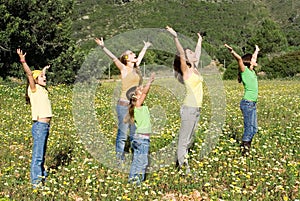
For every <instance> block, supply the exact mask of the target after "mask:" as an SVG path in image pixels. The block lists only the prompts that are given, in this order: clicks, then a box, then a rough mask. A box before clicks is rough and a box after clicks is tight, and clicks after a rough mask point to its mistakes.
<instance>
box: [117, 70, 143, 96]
mask: <svg viewBox="0 0 300 201" xmlns="http://www.w3.org/2000/svg"><path fill="white" fill-rule="evenodd" d="M121 82H122V91H121V97H120V98H121V99H123V100H128V99H127V97H126V92H127V91H128V90H129V89H130V88H132V87H134V86H138V85H139V82H140V76H139V75H138V74H137V73H136V72H135V71H134V70H133V71H132V72H130V73H128V74H127V76H126V77H124V78H122V81H121Z"/></svg>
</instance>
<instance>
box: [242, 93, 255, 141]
mask: <svg viewBox="0 0 300 201" xmlns="http://www.w3.org/2000/svg"><path fill="white" fill-rule="evenodd" d="M240 108H241V110H242V113H243V116H244V134H243V139H242V140H243V141H244V142H251V141H252V138H253V137H254V134H255V133H256V132H257V130H258V129H257V114H256V102H253V101H248V100H244V99H243V100H241V102H240Z"/></svg>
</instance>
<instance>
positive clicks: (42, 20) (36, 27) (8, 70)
mask: <svg viewBox="0 0 300 201" xmlns="http://www.w3.org/2000/svg"><path fill="white" fill-rule="evenodd" d="M72 12H73V0H56V1H46V0H39V1H37V0H26V1H24V0H1V5H0V13H1V16H2V17H1V19H0V24H1V25H0V26H1V31H0V47H1V50H0V70H1V71H0V76H1V77H7V76H14V77H23V71H22V69H21V68H20V65H19V64H17V63H18V62H19V61H18V57H17V55H16V53H15V51H16V49H17V48H21V49H22V50H24V51H25V52H27V53H28V55H27V56H26V58H27V62H28V64H29V65H30V66H31V68H32V69H38V68H39V69H40V68H42V67H43V66H45V65H47V64H54V63H55V65H60V64H62V63H63V66H64V67H66V65H65V64H66V63H68V62H69V63H72V62H74V60H75V61H77V66H78V67H79V66H80V62H79V60H80V59H76V58H74V56H73V55H77V56H79V55H80V53H76V54H75V52H70V49H72V50H73V51H79V50H75V49H74V47H76V45H75V42H74V41H73V40H72V38H71V34H72V20H71V16H72ZM68 52H69V53H70V54H71V56H70V57H68V60H64V59H59V57H60V56H63V57H66V56H65V54H66V53H68ZM80 58H82V56H80ZM58 61H61V62H60V63H59V62H58ZM67 68H68V67H67ZM50 69H51V70H50V71H53V73H54V74H55V77H54V76H53V77H52V78H53V81H54V82H56V81H55V79H57V78H58V77H57V76H59V75H61V74H59V73H57V72H55V71H59V70H60V69H59V68H53V69H52V68H50ZM70 70H71V71H73V70H74V69H70ZM75 70H76V69H75ZM70 76H74V75H70ZM68 80H70V79H68Z"/></svg>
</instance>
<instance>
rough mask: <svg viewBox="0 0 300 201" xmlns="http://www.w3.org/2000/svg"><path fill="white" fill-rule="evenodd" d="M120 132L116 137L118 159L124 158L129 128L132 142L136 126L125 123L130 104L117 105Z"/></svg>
mask: <svg viewBox="0 0 300 201" xmlns="http://www.w3.org/2000/svg"><path fill="white" fill-rule="evenodd" d="M116 109H117V115H118V133H117V139H116V153H117V159H121V160H124V148H125V143H126V140H127V130H128V128H129V129H130V142H131V141H132V139H133V135H134V133H135V130H136V127H135V124H129V123H124V118H125V117H126V115H127V113H128V106H122V105H119V104H118V105H117V108H116Z"/></svg>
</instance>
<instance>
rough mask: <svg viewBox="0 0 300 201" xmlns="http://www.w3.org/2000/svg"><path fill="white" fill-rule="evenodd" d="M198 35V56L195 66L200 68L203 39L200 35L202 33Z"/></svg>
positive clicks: (196, 49)
mask: <svg viewBox="0 0 300 201" xmlns="http://www.w3.org/2000/svg"><path fill="white" fill-rule="evenodd" d="M197 35H198V42H197V45H196V48H195V54H196V58H197V61H196V62H195V66H196V67H198V64H199V62H200V56H201V46H202V37H201V35H200V33H197Z"/></svg>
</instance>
